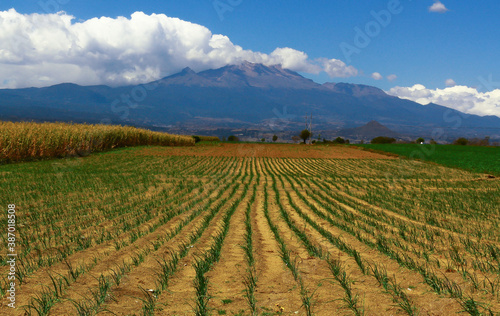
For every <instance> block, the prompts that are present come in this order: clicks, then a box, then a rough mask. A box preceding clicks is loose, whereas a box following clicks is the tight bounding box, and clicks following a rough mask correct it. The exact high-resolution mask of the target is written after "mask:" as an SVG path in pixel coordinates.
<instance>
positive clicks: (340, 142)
mask: <svg viewBox="0 0 500 316" xmlns="http://www.w3.org/2000/svg"><path fill="white" fill-rule="evenodd" d="M333 143H335V144H345V143H346V141H345V139H343V138H342V137H337V138H335V139H334V140H333Z"/></svg>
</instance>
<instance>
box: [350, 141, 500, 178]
mask: <svg viewBox="0 0 500 316" xmlns="http://www.w3.org/2000/svg"><path fill="white" fill-rule="evenodd" d="M356 146H360V147H363V148H367V149H374V150H379V151H385V152H390V153H394V154H397V155H401V156H404V157H409V158H416V159H420V160H423V161H432V162H435V163H439V164H442V165H445V166H449V167H455V168H461V169H465V170H470V171H474V172H486V173H488V172H489V173H493V174H497V175H500V147H484V146H459V145H432V144H426V145H420V144H418V145H417V144H364V145H356Z"/></svg>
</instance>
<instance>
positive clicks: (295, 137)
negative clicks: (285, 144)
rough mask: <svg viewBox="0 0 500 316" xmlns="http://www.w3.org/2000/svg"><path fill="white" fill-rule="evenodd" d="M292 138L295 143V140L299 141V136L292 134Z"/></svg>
mask: <svg viewBox="0 0 500 316" xmlns="http://www.w3.org/2000/svg"><path fill="white" fill-rule="evenodd" d="M292 140H293V141H294V142H295V143H296V142H299V141H300V137H299V136H292Z"/></svg>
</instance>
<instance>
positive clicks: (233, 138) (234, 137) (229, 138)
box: [227, 135, 240, 142]
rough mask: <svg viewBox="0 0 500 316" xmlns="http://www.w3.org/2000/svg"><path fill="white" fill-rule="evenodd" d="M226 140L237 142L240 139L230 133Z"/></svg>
mask: <svg viewBox="0 0 500 316" xmlns="http://www.w3.org/2000/svg"><path fill="white" fill-rule="evenodd" d="M227 141H228V142H238V141H240V139H239V138H238V137H236V136H234V135H231V136H229V137H228V138H227Z"/></svg>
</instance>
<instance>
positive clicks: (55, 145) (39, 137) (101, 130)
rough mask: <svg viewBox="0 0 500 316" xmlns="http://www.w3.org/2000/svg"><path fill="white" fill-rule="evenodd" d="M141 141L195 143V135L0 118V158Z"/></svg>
mask: <svg viewBox="0 0 500 316" xmlns="http://www.w3.org/2000/svg"><path fill="white" fill-rule="evenodd" d="M139 145H159V146H193V145H194V139H193V138H192V137H190V136H179V135H171V134H166V133H160V132H152V131H149V130H145V129H140V128H135V127H129V126H115V125H87V124H67V123H33V122H30V123H28V122H20V123H12V122H0V162H10V161H21V160H36V159H40V158H50V157H66V156H85V155H88V154H90V153H92V152H96V151H103V150H106V149H111V148H116V147H126V146H139Z"/></svg>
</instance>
